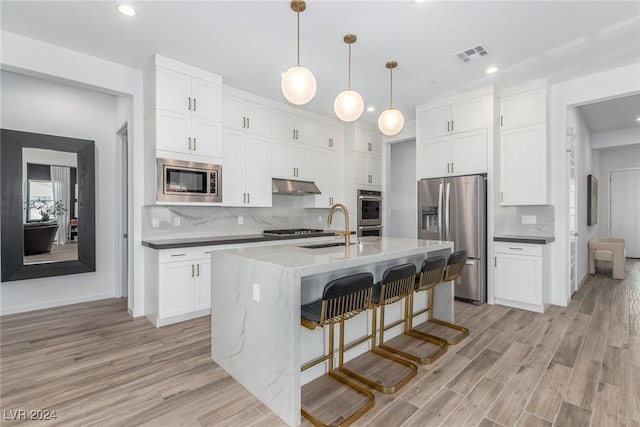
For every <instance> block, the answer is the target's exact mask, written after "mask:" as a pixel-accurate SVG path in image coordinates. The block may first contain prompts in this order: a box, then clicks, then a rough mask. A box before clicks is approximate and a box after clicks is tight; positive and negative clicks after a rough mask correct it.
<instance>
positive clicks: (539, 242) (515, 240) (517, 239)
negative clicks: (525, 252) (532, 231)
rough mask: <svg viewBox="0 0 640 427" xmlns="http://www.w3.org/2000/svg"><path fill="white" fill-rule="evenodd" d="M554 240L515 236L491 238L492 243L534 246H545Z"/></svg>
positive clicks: (507, 235) (552, 237)
mask: <svg viewBox="0 0 640 427" xmlns="http://www.w3.org/2000/svg"><path fill="white" fill-rule="evenodd" d="M555 240H556V238H555V237H554V236H524V235H516V234H503V235H501V236H494V237H493V241H494V242H512V243H533V244H536V245H545V244H547V243H551V242H553V241H555Z"/></svg>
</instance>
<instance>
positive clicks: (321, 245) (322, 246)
mask: <svg viewBox="0 0 640 427" xmlns="http://www.w3.org/2000/svg"><path fill="white" fill-rule="evenodd" d="M351 245H355V243H349V246H351ZM334 246H344V242H335V243H317V244H315V245H305V246H300V247H301V248H305V249H321V248H332V247H334Z"/></svg>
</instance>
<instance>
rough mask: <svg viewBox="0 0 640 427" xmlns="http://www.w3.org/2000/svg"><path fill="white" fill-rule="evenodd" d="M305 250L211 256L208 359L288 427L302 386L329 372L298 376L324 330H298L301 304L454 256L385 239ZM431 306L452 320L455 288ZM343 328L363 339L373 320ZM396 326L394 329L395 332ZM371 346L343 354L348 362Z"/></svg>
mask: <svg viewBox="0 0 640 427" xmlns="http://www.w3.org/2000/svg"><path fill="white" fill-rule="evenodd" d="M304 246H310V245H309V243H305V242H304V241H296V242H293V243H290V244H286V245H278V246H261V247H247V248H238V249H225V250H221V251H215V252H212V254H211V271H212V274H211V356H212V359H213V360H214V361H215V362H216V363H217V364H218V365H219V366H220V367H222V368H223V369H224V370H225V371H227V372H228V373H229V374H230V375H231V376H232V377H233V378H234V379H235V380H236V381H238V382H239V383H240V384H241V385H242V386H244V387H245V388H246V389H247V390H249V391H250V392H251V393H253V394H254V395H255V396H256V397H257V398H258V399H260V400H261V401H262V402H263V403H264V404H265V405H266V406H267V407H269V408H270V409H271V410H272V411H274V412H275V413H276V414H277V415H278V416H279V417H280V418H281V419H282V420H283V421H285V422H286V423H287V424H288V425H290V426H297V425H299V424H300V406H301V386H302V384H304V383H306V382H307V381H309V380H312V379H313V378H316V377H317V376H319V375H322V374H323V373H324V369H325V368H326V367H325V365H324V364H320V365H318V366H316V367H315V368H312V369H309V370H308V371H305V378H304V379H303V378H302V377H303V375H302V374H301V372H300V367H301V366H302V364H303V363H305V362H308V361H309V360H313V359H315V358H316V357H318V356H320V355H322V354H323V352H324V351H326V349H325V344H326V343H325V341H324V340H325V334H324V332H323V331H317V332H316V333H314V332H311V331H307V330H304V331H301V329H303V328H301V326H300V306H301V304H304V303H307V302H309V301H311V300H313V299H315V298H318V297H320V296H321V295H322V291H323V288H324V286H325V285H326V283H328V282H329V281H330V280H333V279H335V278H337V277H342V276H346V275H350V274H354V273H361V272H370V273H372V274H373V276H374V280H380V278H381V277H382V275H383V273H384V271H385V270H386V269H387V268H389V267H392V266H395V265H399V264H404V263H412V264H414V265H415V266H416V268H417V269H419V268H420V266H421V265H422V262H423V261H424V260H425V258H428V257H432V256H449V254H451V252H452V250H453V243H452V242H444V241H430V240H417V239H400V238H386V237H382V238H364V239H362V243H359V242H358V243H355V244H352V245H350V246H349V248H348V249H346V248H345V247H344V246H330V247H317V248H308V247H307V248H305V247H304ZM423 294H424V292H423ZM433 302H434V307H433V316H434V317H435V318H437V319H442V320H445V321H453V320H454V319H453V315H454V313H453V282H447V283H445V284H442V285H440V286H437V287H436V289H435V290H434V293H433ZM398 304H402V302H400V303H398ZM421 304H422V305H420V303H419V302H418V301H417V299H416V305H417V306H416V309H420V308H423V307H425V306H426V298H425V299H424V301H422V303H421ZM369 311H370V310H369ZM396 314H397V319H396V318H395V317H394V316H393V315H391V314H389V316H387V317H386V319H387V320H388V321H389V322H394V321H396V320H398V319H399V318H400V317H401V316H402V310H398V313H396ZM347 323H348V325H347V329H348V330H349V331H352V332H351V333H352V334H355V335H354V336H358V334H360V336H364V335H366V331H367V330H368V329H369V330H370V328H371V318H370V314H369V313H368V312H367V313H366V314H363V315H361V316H356V317H355V318H353V319H349V321H348V322H347ZM401 328H402V324H401V323H399V326H398V327H397V328H396V329H397V332H396V334H397V333H400V331H401ZM387 332H388V333H387V336H388V337H389V338H392V337H393V336H394V335H393V334H394V332H393V331H387ZM369 344H370V342H369V340H367V341H366V342H363V343H362V344H360V345H359V346H357V347H355V348H353V349H352V350H350V351H349V352H347V353H346V354H345V361H347V360H350V359H352V358H355V357H357V356H358V355H359V354H361V353H362V352H363V351H366V350H367V349H368V346H369Z"/></svg>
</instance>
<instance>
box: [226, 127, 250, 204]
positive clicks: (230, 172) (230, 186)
mask: <svg viewBox="0 0 640 427" xmlns="http://www.w3.org/2000/svg"><path fill="white" fill-rule="evenodd" d="M222 159H223V165H222V201H223V203H224V204H225V205H227V206H242V205H243V203H244V202H245V200H246V196H245V195H244V193H245V190H244V187H245V186H244V175H245V173H244V136H243V134H242V132H238V131H232V130H225V131H224V132H223V133H222Z"/></svg>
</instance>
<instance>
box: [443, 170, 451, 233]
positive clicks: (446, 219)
mask: <svg viewBox="0 0 640 427" xmlns="http://www.w3.org/2000/svg"><path fill="white" fill-rule="evenodd" d="M450 196H451V183H449V182H447V189H446V191H445V196H444V209H445V212H444V240H451V230H450V229H449V227H450V226H451V218H450V215H451V197H450Z"/></svg>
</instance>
